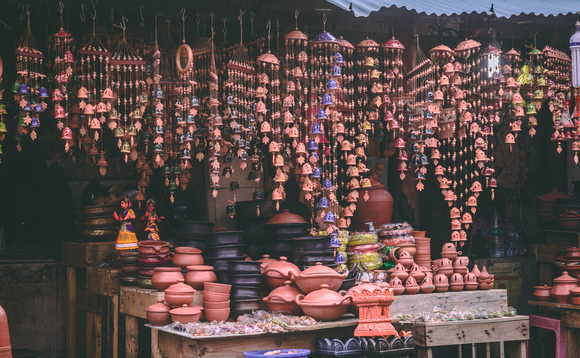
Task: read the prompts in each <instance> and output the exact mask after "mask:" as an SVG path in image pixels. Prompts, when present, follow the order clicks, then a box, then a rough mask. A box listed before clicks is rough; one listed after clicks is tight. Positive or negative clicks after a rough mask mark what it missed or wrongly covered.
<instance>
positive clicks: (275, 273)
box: [263, 256, 300, 287]
mask: <svg viewBox="0 0 580 358" xmlns="http://www.w3.org/2000/svg"><path fill="white" fill-rule="evenodd" d="M263 274H264V276H266V282H267V283H268V285H270V287H280V286H282V285H284V282H285V281H287V280H291V279H292V277H293V276H298V274H300V269H299V268H298V266H296V265H294V264H293V263H291V262H288V258H286V257H284V256H282V257H280V260H279V261H276V262H271V263H270V264H268V265H267V266H266V267H265V268H264V270H263Z"/></svg>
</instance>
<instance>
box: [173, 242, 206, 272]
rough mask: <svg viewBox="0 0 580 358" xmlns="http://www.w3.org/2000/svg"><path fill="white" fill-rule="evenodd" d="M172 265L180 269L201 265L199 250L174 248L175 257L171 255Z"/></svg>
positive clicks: (201, 258)
mask: <svg viewBox="0 0 580 358" xmlns="http://www.w3.org/2000/svg"><path fill="white" fill-rule="evenodd" d="M173 264H174V265H175V266H181V267H187V266H192V265H203V256H201V250H200V249H198V248H195V247H186V246H184V247H176V248H175V255H173Z"/></svg>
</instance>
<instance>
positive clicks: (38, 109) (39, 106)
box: [34, 103, 44, 113]
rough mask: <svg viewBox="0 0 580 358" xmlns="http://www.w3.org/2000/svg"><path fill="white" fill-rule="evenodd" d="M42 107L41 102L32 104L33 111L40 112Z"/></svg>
mask: <svg viewBox="0 0 580 358" xmlns="http://www.w3.org/2000/svg"><path fill="white" fill-rule="evenodd" d="M43 109H44V108H43V107H42V104H40V103H37V104H35V105H34V111H35V112H37V113H39V112H42V110H43Z"/></svg>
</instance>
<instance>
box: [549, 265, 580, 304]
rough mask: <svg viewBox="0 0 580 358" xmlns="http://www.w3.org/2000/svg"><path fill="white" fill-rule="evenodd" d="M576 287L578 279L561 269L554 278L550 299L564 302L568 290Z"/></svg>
mask: <svg viewBox="0 0 580 358" xmlns="http://www.w3.org/2000/svg"><path fill="white" fill-rule="evenodd" d="M576 287H578V280H577V279H576V278H575V277H572V276H570V275H569V274H568V271H563V272H562V275H561V276H560V277H557V278H555V279H554V284H553V286H552V290H551V291H550V295H551V296H552V299H553V300H554V301H556V302H559V303H566V301H568V296H570V290H571V289H573V288H576Z"/></svg>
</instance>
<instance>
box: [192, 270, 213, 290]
mask: <svg viewBox="0 0 580 358" xmlns="http://www.w3.org/2000/svg"><path fill="white" fill-rule="evenodd" d="M216 281H217V276H216V274H215V272H214V270H213V266H207V265H192V266H187V273H186V274H185V282H186V283H187V284H188V285H190V286H191V287H193V288H195V289H196V290H202V289H203V284H204V283H205V282H216Z"/></svg>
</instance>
